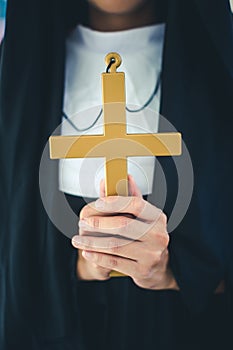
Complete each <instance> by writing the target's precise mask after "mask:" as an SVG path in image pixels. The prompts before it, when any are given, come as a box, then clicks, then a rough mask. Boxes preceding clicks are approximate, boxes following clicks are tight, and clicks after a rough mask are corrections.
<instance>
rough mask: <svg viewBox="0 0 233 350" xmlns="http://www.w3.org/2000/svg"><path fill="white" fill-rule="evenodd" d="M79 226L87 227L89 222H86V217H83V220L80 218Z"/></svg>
mask: <svg viewBox="0 0 233 350" xmlns="http://www.w3.org/2000/svg"><path fill="white" fill-rule="evenodd" d="M78 226H79V227H86V226H87V223H86V221H85V220H84V219H82V220H79V223H78Z"/></svg>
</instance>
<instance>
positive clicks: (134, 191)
mask: <svg viewBox="0 0 233 350" xmlns="http://www.w3.org/2000/svg"><path fill="white" fill-rule="evenodd" d="M128 191H129V196H135V197H140V198H141V197H142V193H141V191H140V189H139V188H138V186H137V184H136V182H135V180H134V178H133V176H132V175H128ZM101 197H105V180H104V179H102V180H101V181H100V198H101Z"/></svg>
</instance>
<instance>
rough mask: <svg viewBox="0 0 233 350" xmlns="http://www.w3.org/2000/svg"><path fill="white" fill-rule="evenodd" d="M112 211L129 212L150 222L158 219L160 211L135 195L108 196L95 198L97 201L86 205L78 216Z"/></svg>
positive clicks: (83, 216) (82, 216) (111, 212)
mask: <svg viewBox="0 0 233 350" xmlns="http://www.w3.org/2000/svg"><path fill="white" fill-rule="evenodd" d="M113 213H122V214H131V215H133V216H134V217H136V218H138V219H140V220H144V221H147V222H152V221H157V220H158V219H159V217H160V215H161V213H162V211H161V210H160V209H158V208H156V207H155V206H153V205H152V204H150V203H149V202H147V201H145V200H143V199H142V198H139V197H136V196H133V197H121V196H109V197H103V198H100V199H97V201H95V202H92V203H90V204H88V205H86V206H85V207H84V208H83V209H82V211H81V213H80V218H81V219H83V218H87V217H89V216H99V215H102V216H103V215H110V214H113Z"/></svg>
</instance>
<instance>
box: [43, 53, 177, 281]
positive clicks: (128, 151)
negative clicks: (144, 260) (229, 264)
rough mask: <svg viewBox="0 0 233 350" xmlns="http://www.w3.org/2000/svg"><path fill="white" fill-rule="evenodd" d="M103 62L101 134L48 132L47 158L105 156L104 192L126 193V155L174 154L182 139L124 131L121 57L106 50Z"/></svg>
mask: <svg viewBox="0 0 233 350" xmlns="http://www.w3.org/2000/svg"><path fill="white" fill-rule="evenodd" d="M105 62H106V65H107V71H106V73H102V101H103V115H104V125H103V134H102V135H81V136H51V137H50V139H49V145H50V158H51V159H60V158H87V157H88V158H96V157H105V194H106V196H114V195H120V196H128V184H127V177H128V172H127V157H130V156H131V157H133V156H152V155H153V156H178V155H180V154H181V141H182V139H181V134H180V133H157V134H150V133H148V134H127V130H126V110H125V105H126V101H125V74H124V73H123V72H117V68H118V67H119V66H120V64H121V57H120V55H119V54H117V53H109V54H108V55H107V56H106V57H105ZM113 275H114V274H112V276H113ZM115 275H118V274H115Z"/></svg>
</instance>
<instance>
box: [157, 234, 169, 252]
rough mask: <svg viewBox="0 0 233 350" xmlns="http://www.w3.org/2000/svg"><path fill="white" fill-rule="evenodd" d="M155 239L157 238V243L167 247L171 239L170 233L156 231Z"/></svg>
mask: <svg viewBox="0 0 233 350" xmlns="http://www.w3.org/2000/svg"><path fill="white" fill-rule="evenodd" d="M154 239H155V240H156V243H157V245H159V246H161V247H165V248H166V247H167V246H168V244H169V240H170V238H169V235H168V233H167V232H161V231H159V232H158V231H157V232H155V233H154Z"/></svg>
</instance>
